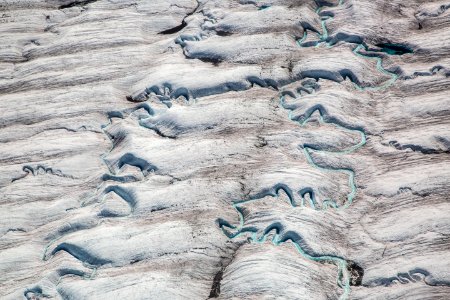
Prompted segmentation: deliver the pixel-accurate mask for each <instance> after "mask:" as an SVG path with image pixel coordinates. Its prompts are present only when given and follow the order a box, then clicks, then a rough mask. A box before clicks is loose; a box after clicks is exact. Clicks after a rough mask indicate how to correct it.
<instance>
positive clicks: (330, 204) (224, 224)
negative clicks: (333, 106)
mask: <svg viewBox="0 0 450 300" xmlns="http://www.w3.org/2000/svg"><path fill="white" fill-rule="evenodd" d="M343 3H344V0H339V2H338V4H337V6H340V5H342V4H343ZM323 8H325V6H319V7H318V8H317V10H316V13H317V14H319V15H320V14H321V12H322V10H323ZM332 19H333V17H331V16H329V15H327V16H323V17H322V18H321V25H322V33H320V32H317V31H315V33H316V34H317V36H318V38H319V40H318V41H314V42H305V41H306V40H307V38H308V33H307V29H305V30H304V34H303V37H302V38H301V39H299V40H297V41H296V42H297V45H298V46H299V47H319V46H320V45H321V44H325V45H326V47H327V48H332V46H333V44H334V43H336V41H333V40H332V39H331V38H330V37H329V35H328V29H327V22H329V21H331V20H332ZM343 41H345V42H349V43H354V44H357V46H356V47H355V48H354V49H353V51H352V52H353V53H354V54H355V55H357V56H359V57H363V58H365V59H371V60H375V61H376V68H377V70H378V71H379V72H381V73H382V74H384V75H387V76H390V77H391V79H389V80H388V81H386V82H384V83H382V84H381V85H379V86H362V85H361V84H360V83H359V82H356V81H355V80H353V79H352V78H350V79H351V81H352V83H353V86H354V87H355V89H357V90H359V91H378V90H384V89H387V88H389V87H390V86H392V85H393V84H394V83H395V81H396V80H397V79H398V75H397V74H395V73H393V72H390V71H388V70H386V69H384V67H383V58H382V56H381V55H379V54H377V52H385V53H387V54H392V55H396V54H398V52H392V51H384V50H383V49H381V50H379V51H377V50H375V51H371V49H369V47H368V46H367V45H366V44H365V43H364V42H363V41H362V39H360V38H356V39H354V40H351V39H350V40H343ZM361 50H365V51H366V52H367V53H366V54H363V53H361ZM308 92H309V93H312V92H313V91H308ZM288 94H289V93H288ZM290 95H292V93H290ZM285 97H286V94H284V93H280V106H281V107H283V108H284V109H286V110H288V111H289V119H290V120H292V121H294V122H297V123H298V124H299V125H300V126H301V127H303V126H304V125H306V124H307V123H308V121H309V120H310V118H311V116H312V114H313V113H314V112H316V111H318V112H319V115H320V116H319V122H320V123H321V124H324V123H328V124H332V125H334V126H335V127H337V128H339V129H341V130H345V131H349V132H353V133H355V132H357V133H358V134H359V136H360V141H359V142H358V143H357V144H356V145H353V146H351V147H349V148H348V149H344V150H342V151H327V150H321V149H315V148H312V147H309V146H308V145H301V148H303V153H304V155H305V157H306V160H307V161H308V163H309V164H310V165H311V166H312V167H314V168H316V169H319V170H321V171H324V172H338V173H344V174H346V175H347V176H348V178H349V180H348V185H349V187H350V193H348V194H347V197H346V198H347V199H346V201H345V202H344V204H343V205H341V206H339V205H338V201H337V200H335V199H326V200H324V201H323V204H322V206H321V208H318V207H317V203H316V200H315V196H314V190H313V189H312V188H308V189H303V190H301V191H298V193H299V194H300V196H301V197H302V202H301V206H302V207H305V195H308V196H309V201H310V205H311V207H312V208H313V209H320V210H327V209H328V208H333V209H346V208H348V207H349V206H350V205H351V204H352V202H353V200H354V198H355V196H356V193H357V186H356V183H355V172H354V171H353V170H351V169H339V168H331V167H324V166H320V165H318V164H316V163H315V162H314V159H313V158H312V156H311V153H312V152H321V153H324V154H326V153H330V154H335V155H345V154H349V153H352V152H355V151H357V150H358V149H359V148H361V147H363V146H364V145H365V144H366V134H365V132H364V131H363V130H360V129H352V128H348V127H346V126H343V125H341V124H338V123H337V122H336V121H334V119H333V118H330V117H329V116H328V115H327V114H326V113H325V112H324V110H323V109H322V107H321V106H318V107H317V108H314V109H311V110H310V111H309V112H308V113H307V114H306V115H304V116H302V118H300V119H299V118H296V117H293V116H292V112H293V108H292V107H289V106H288V105H286V102H285ZM280 190H284V192H286V194H287V195H288V197H289V204H290V205H291V207H296V203H295V202H294V201H293V198H292V192H291V191H289V190H286V187H284V186H283V185H279V186H275V187H273V188H272V189H271V190H269V192H266V193H260V194H258V195H256V196H254V197H251V198H250V199H247V200H238V201H235V202H234V203H233V204H232V206H233V208H234V209H235V210H236V212H237V215H238V223H237V225H233V223H230V222H228V221H225V220H222V219H220V220H219V226H220V228H221V229H222V231H223V233H224V234H225V235H226V236H227V237H229V238H231V239H234V238H238V237H240V236H245V235H246V236H247V237H248V239H249V241H251V242H252V243H257V244H263V243H264V242H265V241H266V240H267V237H268V236H269V235H270V234H273V238H272V243H273V244H274V245H281V244H283V243H285V242H288V241H290V242H291V243H292V245H293V246H294V247H295V249H296V250H297V252H298V253H299V254H300V255H301V256H302V257H304V258H306V259H309V260H312V261H316V262H327V263H332V264H335V265H336V266H337V267H338V275H337V281H336V283H337V286H338V287H340V288H341V289H342V290H343V291H342V294H341V296H340V298H339V299H341V300H344V299H348V297H349V295H350V291H351V289H350V282H351V275H350V270H349V268H350V264H349V262H348V261H347V260H346V259H345V258H342V257H338V256H334V255H327V254H317V253H309V252H308V251H307V250H306V249H304V248H302V246H301V245H300V243H299V239H300V238H299V236H298V235H292V234H289V232H288V233H286V234H282V233H281V230H280V229H279V228H278V227H277V226H275V225H276V224H272V225H270V226H268V227H267V228H266V229H265V230H264V234H263V235H262V236H260V237H258V236H257V229H255V228H254V227H245V222H246V219H245V217H244V211H243V209H242V206H243V205H245V204H248V203H251V202H257V201H260V200H262V199H264V198H265V197H267V196H270V197H274V198H277V197H278V194H279V191H280ZM273 232H275V233H273Z"/></svg>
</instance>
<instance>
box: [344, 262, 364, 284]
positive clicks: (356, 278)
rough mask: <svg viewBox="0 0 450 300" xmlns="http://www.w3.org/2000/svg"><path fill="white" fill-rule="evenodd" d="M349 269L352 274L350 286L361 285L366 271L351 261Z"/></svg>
mask: <svg viewBox="0 0 450 300" xmlns="http://www.w3.org/2000/svg"><path fill="white" fill-rule="evenodd" d="M347 269H348V271H349V272H350V285H352V286H359V285H361V283H362V279H363V276H364V269H363V268H362V267H361V266H360V265H358V264H357V263H356V262H354V261H349V263H348V266H347Z"/></svg>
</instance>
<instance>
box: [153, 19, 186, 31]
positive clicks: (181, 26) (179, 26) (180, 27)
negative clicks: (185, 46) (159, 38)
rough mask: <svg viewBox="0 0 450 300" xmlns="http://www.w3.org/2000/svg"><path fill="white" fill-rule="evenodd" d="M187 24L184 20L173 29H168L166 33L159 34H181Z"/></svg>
mask: <svg viewBox="0 0 450 300" xmlns="http://www.w3.org/2000/svg"><path fill="white" fill-rule="evenodd" d="M186 25H187V23H186V22H185V21H184V20H183V21H182V22H181V24H180V25H178V26H175V27H173V28H169V29H166V30H164V31H161V32H158V34H173V33H177V32H179V31H180V30H181V29H183V28H184V27H186Z"/></svg>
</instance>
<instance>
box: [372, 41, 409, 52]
mask: <svg viewBox="0 0 450 300" xmlns="http://www.w3.org/2000/svg"><path fill="white" fill-rule="evenodd" d="M375 46H377V47H378V48H381V49H380V50H381V52H385V53H387V54H390V55H403V54H408V53H413V52H414V51H413V49H411V48H409V47H408V46H405V45H401V44H391V43H380V44H376V45H375Z"/></svg>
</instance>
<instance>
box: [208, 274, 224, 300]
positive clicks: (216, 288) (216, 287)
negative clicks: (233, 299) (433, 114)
mask: <svg viewBox="0 0 450 300" xmlns="http://www.w3.org/2000/svg"><path fill="white" fill-rule="evenodd" d="M222 276H223V270H220V271H219V272H217V274H216V276H214V280H213V284H212V287H211V292H210V293H209V298H217V297H219V295H220V282H221V281H222Z"/></svg>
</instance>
